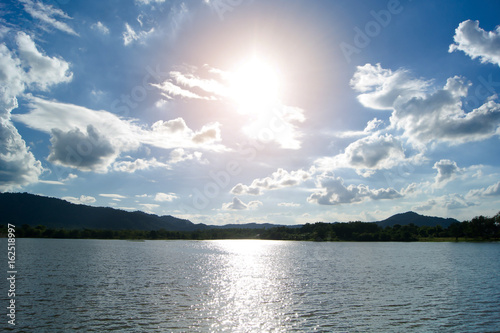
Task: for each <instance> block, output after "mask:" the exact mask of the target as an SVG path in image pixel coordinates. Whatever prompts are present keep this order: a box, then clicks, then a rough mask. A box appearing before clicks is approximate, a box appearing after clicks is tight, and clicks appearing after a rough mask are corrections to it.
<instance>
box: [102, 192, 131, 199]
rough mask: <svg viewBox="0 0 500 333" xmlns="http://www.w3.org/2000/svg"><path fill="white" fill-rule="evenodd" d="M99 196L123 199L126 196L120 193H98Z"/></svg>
mask: <svg viewBox="0 0 500 333" xmlns="http://www.w3.org/2000/svg"><path fill="white" fill-rule="evenodd" d="M99 196H100V197H104V198H113V199H125V198H127V197H126V196H123V195H121V194H116V193H101V194H99Z"/></svg>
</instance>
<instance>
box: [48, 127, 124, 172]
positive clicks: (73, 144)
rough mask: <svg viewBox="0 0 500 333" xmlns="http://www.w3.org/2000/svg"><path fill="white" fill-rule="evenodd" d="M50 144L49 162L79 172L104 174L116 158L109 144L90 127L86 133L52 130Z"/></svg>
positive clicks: (76, 130)
mask: <svg viewBox="0 0 500 333" xmlns="http://www.w3.org/2000/svg"><path fill="white" fill-rule="evenodd" d="M50 143H51V144H52V146H51V147H50V155H49V157H48V158H47V160H48V161H49V162H51V163H54V164H59V165H63V166H67V167H71V168H76V169H79V170H81V171H96V172H106V171H107V169H108V166H109V165H110V164H111V163H112V161H114V160H115V159H116V156H117V151H115V149H114V147H113V145H112V144H111V142H110V141H109V140H108V139H107V138H105V137H103V136H102V135H101V134H100V133H99V132H98V131H97V130H96V129H95V128H94V126H92V125H88V126H87V133H83V132H81V131H80V130H79V129H78V128H75V129H73V130H70V131H67V132H63V131H61V130H59V129H57V128H54V129H53V130H52V137H51V139H50Z"/></svg>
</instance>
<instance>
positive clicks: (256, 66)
mask: <svg viewBox="0 0 500 333" xmlns="http://www.w3.org/2000/svg"><path fill="white" fill-rule="evenodd" d="M280 86H281V84H280V81H279V76H278V71H277V69H276V68H275V67H273V66H271V65H270V64H269V63H267V62H266V61H264V60H262V59H260V58H258V57H253V58H251V59H249V60H247V61H244V62H243V63H242V64H240V65H239V66H238V67H237V68H236V70H235V71H234V72H232V74H231V77H230V92H229V94H230V97H231V98H232V99H233V100H234V102H235V103H236V104H237V105H238V107H239V111H240V112H242V113H261V112H265V111H267V110H268V109H269V108H270V107H272V106H273V105H274V104H275V103H277V101H278V100H279V98H280Z"/></svg>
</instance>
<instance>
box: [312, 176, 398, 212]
mask: <svg viewBox="0 0 500 333" xmlns="http://www.w3.org/2000/svg"><path fill="white" fill-rule="evenodd" d="M317 186H318V187H319V188H320V190H319V191H317V192H315V193H313V194H311V195H310V196H309V198H308V199H307V201H308V202H310V203H316V204H319V205H340V204H350V203H356V202H362V201H364V200H366V199H371V200H383V199H397V198H401V197H403V195H402V194H401V193H399V192H398V191H396V190H395V189H392V188H381V189H375V190H373V189H370V188H369V187H368V186H367V185H362V184H361V185H349V186H345V185H344V180H343V179H342V178H341V177H335V176H333V175H332V174H328V173H327V174H323V175H321V176H319V177H318V179H317Z"/></svg>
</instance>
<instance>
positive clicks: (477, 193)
mask: <svg viewBox="0 0 500 333" xmlns="http://www.w3.org/2000/svg"><path fill="white" fill-rule="evenodd" d="M493 196H500V181H499V182H497V183H495V184H493V185H490V186H488V187H486V188H481V189H477V190H470V191H469V193H467V197H468V198H472V197H493Z"/></svg>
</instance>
